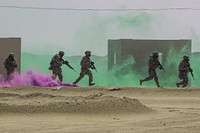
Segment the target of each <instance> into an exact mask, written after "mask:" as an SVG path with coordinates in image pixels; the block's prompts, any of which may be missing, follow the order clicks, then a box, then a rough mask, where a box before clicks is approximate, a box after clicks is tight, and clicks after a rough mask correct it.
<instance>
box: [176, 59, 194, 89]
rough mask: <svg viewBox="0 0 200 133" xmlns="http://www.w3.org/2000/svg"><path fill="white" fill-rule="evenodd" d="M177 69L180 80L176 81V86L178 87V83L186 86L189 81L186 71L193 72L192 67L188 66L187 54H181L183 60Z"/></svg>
mask: <svg viewBox="0 0 200 133" xmlns="http://www.w3.org/2000/svg"><path fill="white" fill-rule="evenodd" d="M178 71H179V74H178V77H179V79H180V80H182V81H181V82H178V83H176V86H177V87H179V86H180V85H182V87H186V86H187V85H188V82H189V79H188V73H189V72H191V73H192V72H193V70H192V68H191V67H190V63H189V56H188V55H184V56H183V60H182V61H181V62H180V64H179V68H178Z"/></svg>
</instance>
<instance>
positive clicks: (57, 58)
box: [49, 51, 64, 82]
mask: <svg viewBox="0 0 200 133" xmlns="http://www.w3.org/2000/svg"><path fill="white" fill-rule="evenodd" d="M63 56H64V52H63V51H60V52H59V54H56V55H54V56H53V58H52V59H51V62H50V67H49V70H52V79H53V80H54V79H56V77H57V76H58V78H59V80H60V81H61V82H62V81H63V75H62V68H61V66H62V64H63V62H62V60H61V59H62V57H63Z"/></svg>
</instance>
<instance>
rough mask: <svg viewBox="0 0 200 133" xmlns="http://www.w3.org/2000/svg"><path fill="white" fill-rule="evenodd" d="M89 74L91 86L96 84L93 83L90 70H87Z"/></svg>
mask: <svg viewBox="0 0 200 133" xmlns="http://www.w3.org/2000/svg"><path fill="white" fill-rule="evenodd" d="M87 75H88V76H89V86H92V85H95V83H92V81H93V75H92V72H91V71H90V70H88V71H87Z"/></svg>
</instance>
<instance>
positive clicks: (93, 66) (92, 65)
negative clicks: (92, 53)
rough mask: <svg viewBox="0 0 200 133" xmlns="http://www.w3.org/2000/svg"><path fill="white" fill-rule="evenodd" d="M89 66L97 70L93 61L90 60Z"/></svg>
mask: <svg viewBox="0 0 200 133" xmlns="http://www.w3.org/2000/svg"><path fill="white" fill-rule="evenodd" d="M91 68H92V69H94V70H95V71H96V72H97V69H96V67H95V65H94V62H91Z"/></svg>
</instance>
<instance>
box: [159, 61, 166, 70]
mask: <svg viewBox="0 0 200 133" xmlns="http://www.w3.org/2000/svg"><path fill="white" fill-rule="evenodd" d="M158 67H159V69H161V70H163V71H164V72H165V69H164V67H163V66H162V65H161V64H160V62H159V61H158Z"/></svg>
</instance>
